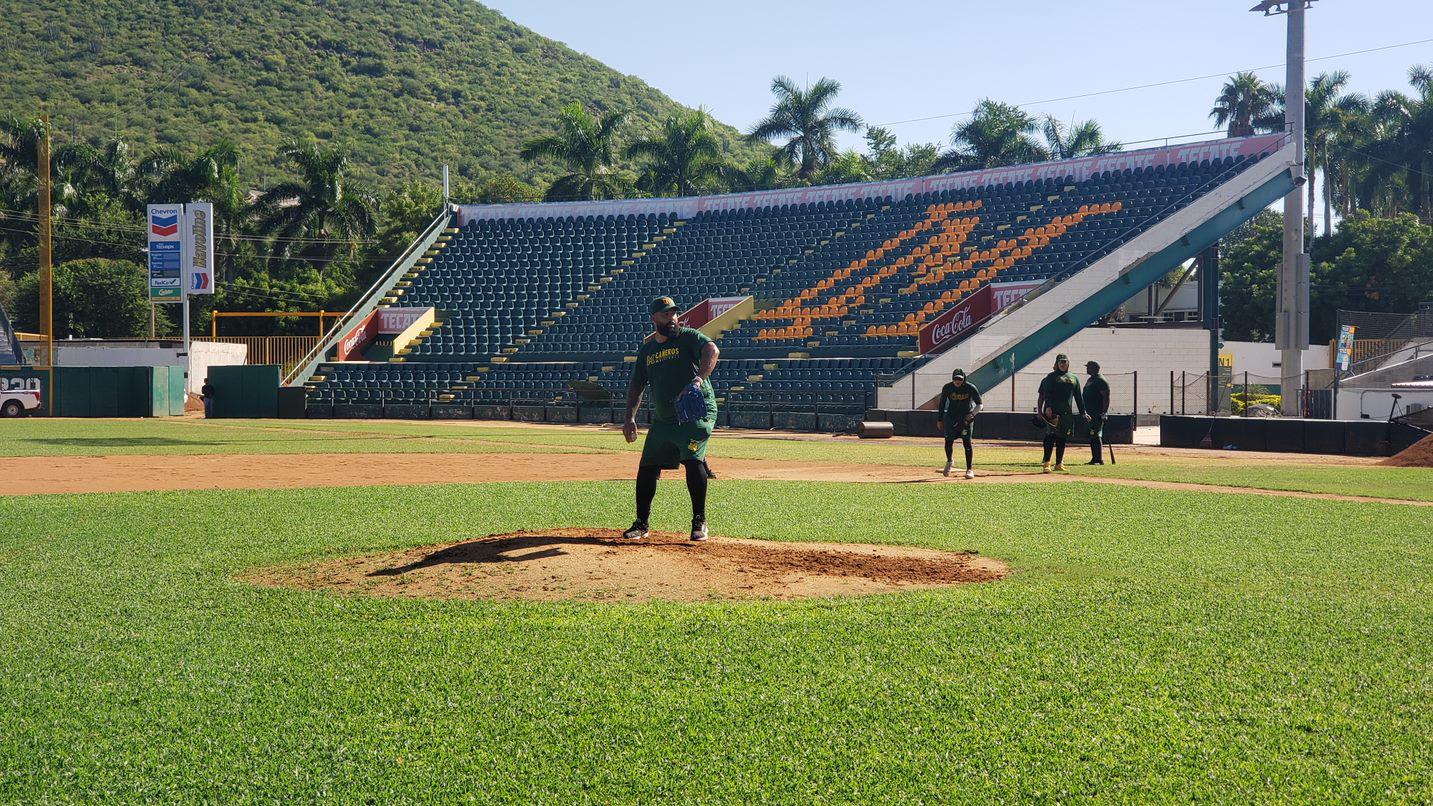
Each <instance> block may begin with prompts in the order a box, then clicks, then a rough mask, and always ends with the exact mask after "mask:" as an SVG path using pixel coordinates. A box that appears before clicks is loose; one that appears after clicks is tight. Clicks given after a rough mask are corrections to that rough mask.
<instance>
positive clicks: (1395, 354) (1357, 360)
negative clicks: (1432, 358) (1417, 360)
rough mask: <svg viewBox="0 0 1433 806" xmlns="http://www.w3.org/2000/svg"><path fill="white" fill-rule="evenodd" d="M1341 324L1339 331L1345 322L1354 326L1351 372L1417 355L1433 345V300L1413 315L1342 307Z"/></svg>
mask: <svg viewBox="0 0 1433 806" xmlns="http://www.w3.org/2000/svg"><path fill="white" fill-rule="evenodd" d="M1338 324H1339V328H1340V330H1342V328H1343V326H1345V325H1351V326H1353V327H1354V328H1355V330H1354V339H1353V355H1352V356H1351V358H1352V365H1351V366H1350V367H1349V372H1348V374H1350V375H1357V374H1359V373H1362V372H1370V371H1372V370H1375V369H1378V368H1379V367H1381V366H1383V365H1384V364H1387V363H1391V362H1394V361H1403V360H1407V359H1408V358H1412V357H1416V356H1417V355H1418V354H1421V353H1426V352H1428V351H1429V349H1430V347H1433V303H1430V304H1425V305H1423V306H1422V307H1420V308H1419V309H1418V311H1417V312H1416V313H1411V314H1407V313H1384V312H1381V311H1343V310H1341V311H1339V312H1338Z"/></svg>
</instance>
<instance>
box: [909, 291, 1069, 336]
mask: <svg viewBox="0 0 1433 806" xmlns="http://www.w3.org/2000/svg"><path fill="white" fill-rule="evenodd" d="M1040 284H1041V283H1040V281H1039V280H1031V281H1027V282H1023V283H986V284H985V285H983V286H981V287H980V288H979V289H978V290H977V291H976V292H975V293H974V294H971V295H970V296H968V297H966V298H965V299H963V300H961V301H960V302H959V303H958V304H956V305H955V306H953V307H951V308H948V309H946V311H945V312H944V313H942V314H941V315H940V316H937V317H936V318H934V319H932V320H930V321H929V322H927V323H926V325H925V327H922V328H921V329H920V351H921V352H922V353H924V354H930V353H938V352H941V351H942V350H945V349H946V348H948V347H950V346H951V345H953V344H955V343H956V342H957V341H960V338H961V337H962V336H964V335H965V334H967V333H969V332H970V331H972V330H974V329H975V328H976V326H977V325H979V324H981V323H982V322H984V321H985V320H986V319H989V318H990V317H992V316H994V315H995V314H997V313H1000V312H1001V311H1002V310H1004V309H1006V308H1008V307H1010V306H1011V305H1014V304H1015V303H1017V302H1019V301H1020V300H1021V299H1023V298H1024V297H1025V295H1026V294H1029V293H1030V292H1031V291H1033V290H1035V289H1036V288H1039V287H1040Z"/></svg>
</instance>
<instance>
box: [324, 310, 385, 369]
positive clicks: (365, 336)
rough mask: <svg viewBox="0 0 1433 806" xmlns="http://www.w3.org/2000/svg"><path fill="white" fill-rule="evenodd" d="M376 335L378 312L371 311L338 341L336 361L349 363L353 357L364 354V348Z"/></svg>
mask: <svg viewBox="0 0 1433 806" xmlns="http://www.w3.org/2000/svg"><path fill="white" fill-rule="evenodd" d="M376 335H378V311H370V312H369V314H368V315H367V316H365V317H363V319H362V320H360V321H359V323H358V324H357V325H354V326H353V329H352V330H350V331H348V332H347V333H345V334H343V338H341V339H339V340H338V348H337V351H336V352H335V354H334V359H335V360H338V361H347V360H348V359H349V358H350V357H351V356H354V355H356V354H358V353H360V352H362V351H363V348H365V347H367V346H368V343H369V342H371V341H373V337H374V336H376Z"/></svg>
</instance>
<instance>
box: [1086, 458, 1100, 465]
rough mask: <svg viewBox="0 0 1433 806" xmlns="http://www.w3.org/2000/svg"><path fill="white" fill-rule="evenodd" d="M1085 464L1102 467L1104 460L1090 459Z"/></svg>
mask: <svg viewBox="0 0 1433 806" xmlns="http://www.w3.org/2000/svg"><path fill="white" fill-rule="evenodd" d="M1085 464H1087V465H1102V464H1104V460H1102V459H1091V460H1090V461H1088V462H1085Z"/></svg>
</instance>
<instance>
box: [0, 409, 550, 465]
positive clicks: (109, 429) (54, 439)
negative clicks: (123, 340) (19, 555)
mask: <svg viewBox="0 0 1433 806" xmlns="http://www.w3.org/2000/svg"><path fill="white" fill-rule="evenodd" d="M512 450H513V447H512V445H511V444H508V443H505V442H502V441H497V440H487V439H483V438H480V436H479V435H467V434H461V433H450V431H449V430H447V429H442V428H441V426H439V427H433V426H430V427H428V428H427V429H407V428H400V429H393V430H386V431H385V430H376V429H360V428H352V427H349V426H348V425H347V424H346V423H343V422H337V421H335V423H334V425H333V426H330V427H321V426H316V425H313V424H310V423H307V422H305V421H301V420H300V421H289V420H274V421H265V420H252V421H251V420H224V421H212V420H211V421H204V420H192V419H154V420H88V419H72V420H44V419H39V418H36V419H26V420H17V421H14V422H8V423H6V424H5V429H4V430H3V431H0V456H104V455H172V454H278V453H300V454H302V453H494V452H503V451H509V452H510V451H512ZM525 450H526V452H530V453H548V452H561V451H562V448H561V446H560V444H557V443H553V444H550V445H548V444H543V443H539V442H534V443H532V444H531V445H530V446H529V447H528V448H527V449H525Z"/></svg>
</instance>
